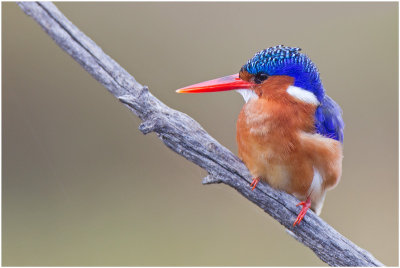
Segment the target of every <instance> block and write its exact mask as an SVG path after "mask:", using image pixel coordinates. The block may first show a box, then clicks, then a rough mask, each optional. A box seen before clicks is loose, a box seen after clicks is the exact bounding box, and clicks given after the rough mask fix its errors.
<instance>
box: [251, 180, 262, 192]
mask: <svg viewBox="0 0 400 268" xmlns="http://www.w3.org/2000/svg"><path fill="white" fill-rule="evenodd" d="M259 181H260V179H259V178H253V181H252V183H251V184H250V187H251V186H252V187H253V188H252V189H251V190H252V191H254V189H255V188H256V186H257V184H258V182H259Z"/></svg>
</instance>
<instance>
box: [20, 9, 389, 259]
mask: <svg viewBox="0 0 400 268" xmlns="http://www.w3.org/2000/svg"><path fill="white" fill-rule="evenodd" d="M18 5H19V6H20V7H21V9H22V10H23V11H24V12H25V13H26V14H28V15H29V16H31V17H32V18H33V19H34V20H36V22H37V23H38V24H40V26H41V27H42V28H43V29H44V30H45V32H46V33H47V34H48V35H50V37H51V38H53V40H54V41H55V42H56V43H57V44H58V45H59V46H60V47H61V48H62V49H63V50H64V51H65V52H67V53H68V54H69V55H71V56H72V57H73V58H74V59H75V60H76V61H77V62H78V63H79V64H80V65H82V67H83V68H85V70H86V71H87V72H89V73H90V74H91V75H92V76H93V77H94V78H95V79H96V80H97V81H99V82H100V83H101V84H102V85H103V86H104V87H106V88H107V90H108V91H110V92H111V93H112V94H113V95H114V96H115V97H116V98H118V99H119V100H120V101H121V102H122V103H124V104H125V106H126V107H127V108H128V109H130V110H131V111H132V112H133V113H134V114H136V115H137V116H138V117H139V118H140V119H141V120H142V121H143V122H142V124H141V125H140V127H139V129H140V131H141V132H143V133H144V134H147V133H150V132H155V133H156V134H157V136H158V137H159V138H160V139H161V140H162V141H163V142H164V144H165V145H167V146H168V147H169V148H170V149H172V150H173V151H175V152H176V153H178V154H180V155H182V156H183V157H185V158H186V159H188V160H190V161H192V162H193V163H195V164H197V165H199V166H200V167H202V168H203V169H205V170H206V171H207V172H208V173H209V176H207V177H206V178H204V180H203V184H211V183H224V184H227V185H229V186H231V187H233V188H234V189H236V190H237V191H238V192H239V193H240V194H242V195H243V196H244V197H245V198H247V199H248V200H250V201H252V202H253V203H255V204H256V205H257V206H259V207H260V208H262V209H263V210H264V211H265V212H266V213H268V214H269V215H271V216H272V217H273V218H274V219H276V220H277V221H278V222H279V223H281V224H282V225H283V226H285V227H286V228H287V230H288V231H289V233H290V234H291V235H292V236H293V237H294V238H295V239H297V240H298V241H300V242H301V243H303V244H304V245H306V246H307V247H309V248H310V249H312V250H313V251H314V252H315V254H316V255H317V256H318V257H319V258H320V259H321V260H323V261H324V262H326V263H328V264H329V265H332V266H383V264H382V263H381V262H379V261H378V260H377V259H375V258H374V257H373V256H372V255H371V254H370V253H369V252H367V251H366V250H364V249H362V248H360V247H358V246H357V245H355V244H354V243H352V242H351V241H350V240H348V239H347V238H346V237H344V236H342V235H341V234H339V233H338V232H337V231H336V230H335V229H333V228H332V227H331V226H330V225H328V224H327V223H326V222H324V221H323V220H322V219H321V218H319V217H317V216H316V215H315V214H314V213H313V212H310V213H308V214H307V217H306V218H305V219H304V220H303V222H302V224H301V225H300V226H297V227H295V228H293V226H292V223H293V221H294V219H295V218H296V216H297V209H296V205H295V204H296V203H297V200H296V198H294V197H293V196H291V195H289V194H287V193H284V192H280V191H277V190H274V189H272V188H271V187H270V186H268V185H266V184H261V185H260V184H259V185H258V186H257V189H256V190H255V191H251V188H250V187H249V183H250V178H251V176H250V174H249V171H248V170H247V168H246V167H245V165H244V164H243V163H242V162H241V161H240V160H239V159H238V158H237V157H236V156H235V155H234V154H232V153H231V152H230V151H229V150H228V149H226V148H225V147H223V146H222V145H221V144H219V143H218V142H217V141H216V140H215V139H214V138H213V137H211V136H210V135H209V134H208V133H207V132H206V131H205V130H204V129H203V128H202V127H201V126H200V125H199V123H197V122H196V121H195V120H193V119H192V118H191V117H189V116H187V115H186V114H184V113H181V112H179V111H176V110H174V109H171V108H169V107H168V106H166V105H165V104H164V103H162V102H161V101H159V100H158V99H157V98H155V97H154V96H153V95H152V94H151V93H150V92H149V90H148V88H147V87H146V86H143V85H141V84H140V83H138V82H137V81H136V80H135V79H134V78H133V77H132V76H131V75H130V74H129V73H128V72H127V71H125V70H124V69H123V68H122V67H121V66H120V65H119V64H118V63H117V62H115V61H114V60H113V59H111V58H110V57H109V56H108V55H106V54H105V53H104V52H103V51H102V50H101V48H100V47H98V46H97V45H96V44H95V43H94V42H93V41H92V40H91V39H90V38H88V37H87V36H86V35H85V34H84V33H82V32H81V31H80V30H79V29H78V28H77V27H76V26H75V25H73V24H72V23H71V22H70V21H69V20H68V19H67V18H66V17H65V16H64V15H63V14H62V13H61V12H60V11H59V10H58V9H57V8H56V7H55V6H54V5H53V4H52V3H50V2H20V3H18Z"/></svg>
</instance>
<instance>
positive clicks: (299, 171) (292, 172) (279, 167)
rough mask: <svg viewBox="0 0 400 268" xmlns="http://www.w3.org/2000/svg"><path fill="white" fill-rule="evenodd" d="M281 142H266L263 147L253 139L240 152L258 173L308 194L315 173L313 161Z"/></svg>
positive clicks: (280, 185) (273, 183) (286, 188)
mask: <svg viewBox="0 0 400 268" xmlns="http://www.w3.org/2000/svg"><path fill="white" fill-rule="evenodd" d="M279 144H280V143H275V144H270V143H269V144H264V146H265V147H264V146H262V148H260V147H261V146H259V145H257V144H251V142H250V143H249V144H248V145H247V146H246V147H245V148H242V149H240V150H239V151H240V153H239V156H240V157H241V159H242V160H243V162H244V163H245V164H246V166H247V167H248V169H249V170H250V172H251V174H252V175H253V176H254V177H259V178H260V179H261V180H262V181H266V182H267V183H268V184H269V185H271V186H272V187H274V188H277V189H280V190H284V191H286V192H288V193H291V194H295V195H296V196H298V197H303V196H306V195H307V192H308V190H309V188H310V185H311V183H312V179H313V175H314V171H313V164H312V162H311V161H310V160H309V159H308V157H306V156H304V155H300V154H301V153H300V154H299V152H297V151H296V150H294V151H293V152H288V151H286V152H284V151H282V149H280V148H278V147H279V146H276V145H279ZM269 145H270V146H269ZM284 146H285V145H282V147H284Z"/></svg>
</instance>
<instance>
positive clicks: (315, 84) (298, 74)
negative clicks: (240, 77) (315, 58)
mask: <svg viewBox="0 0 400 268" xmlns="http://www.w3.org/2000/svg"><path fill="white" fill-rule="evenodd" d="M300 50H301V48H298V47H286V46H283V45H279V46H275V47H270V48H267V49H264V50H262V51H260V52H258V53H256V54H255V55H254V57H253V58H251V59H250V60H248V61H247V63H246V64H245V65H243V67H242V69H244V70H246V71H247V72H248V73H250V74H253V75H254V74H258V73H266V74H268V75H288V76H292V77H293V78H294V79H295V81H294V86H296V87H301V88H303V89H305V90H308V91H311V92H312V93H314V95H315V96H316V97H317V99H318V100H319V101H320V102H321V101H322V100H323V97H324V88H323V86H322V83H321V80H320V77H319V72H318V69H317V67H316V66H315V64H314V63H313V62H312V61H311V60H310V58H309V57H307V55H305V54H302V53H300Z"/></svg>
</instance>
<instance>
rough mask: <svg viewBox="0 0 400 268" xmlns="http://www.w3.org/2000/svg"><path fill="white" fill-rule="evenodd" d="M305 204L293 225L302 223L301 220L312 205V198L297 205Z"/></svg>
mask: <svg viewBox="0 0 400 268" xmlns="http://www.w3.org/2000/svg"><path fill="white" fill-rule="evenodd" d="M300 205H301V206H303V208H302V209H301V210H300V213H299V215H298V216H297V219H296V221H295V222H294V223H293V226H296V224H297V225H299V224H300V222H301V220H302V219H303V218H304V216H305V215H306V213H307V210H308V209H309V208H310V207H311V200H310V198H307V200H306V202H300V203H298V204H297V205H296V207H297V206H300Z"/></svg>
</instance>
